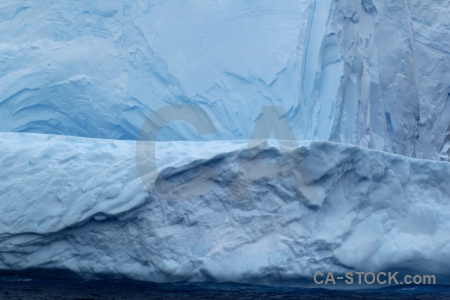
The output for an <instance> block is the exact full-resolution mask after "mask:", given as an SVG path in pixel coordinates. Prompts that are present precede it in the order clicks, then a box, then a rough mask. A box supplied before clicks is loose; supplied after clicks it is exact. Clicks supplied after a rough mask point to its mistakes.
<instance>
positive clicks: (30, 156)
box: [0, 133, 450, 284]
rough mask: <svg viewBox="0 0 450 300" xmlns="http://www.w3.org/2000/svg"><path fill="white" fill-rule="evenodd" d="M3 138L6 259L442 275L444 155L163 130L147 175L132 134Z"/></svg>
mask: <svg viewBox="0 0 450 300" xmlns="http://www.w3.org/2000/svg"><path fill="white" fill-rule="evenodd" d="M0 141H1V142H0V154H1V155H0V163H1V165H2V175H1V176H2V181H1V183H0V193H1V195H2V201H1V203H0V210H1V212H2V219H1V222H0V232H1V234H0V269H2V270H29V269H36V268H41V269H56V270H61V269H62V270H70V271H74V272H76V273H77V274H82V276H86V277H89V276H99V274H103V276H105V274H107V275H108V276H114V277H119V278H121V277H126V278H133V279H140V280H149V281H157V282H167V281H179V280H194V281H203V280H205V281H210V280H215V281H237V282H249V283H286V282H289V283H297V284H299V283H311V282H312V279H311V278H312V276H313V274H314V272H316V271H324V270H326V271H332V272H335V273H336V274H338V273H342V272H346V271H349V270H352V271H354V270H364V271H369V270H371V271H381V270H390V269H392V268H395V270H401V271H406V272H408V273H409V274H413V273H419V274H436V275H437V278H438V279H439V283H441V284H442V283H445V281H444V278H445V277H444V276H446V275H448V269H449V267H450V266H449V261H450V250H449V244H450V238H448V237H447V232H448V230H450V207H449V205H448V195H449V194H450V185H448V183H447V180H448V178H449V177H450V164H448V163H447V162H437V161H428V160H418V159H411V158H406V157H404V156H399V155H393V154H388V153H386V152H378V151H374V150H365V149H362V148H359V147H357V146H351V145H347V144H339V143H332V142H320V141H311V142H307V141H304V142H302V143H301V144H300V145H299V146H297V147H289V146H286V145H285V146H282V147H281V148H279V147H278V146H277V145H276V144H273V143H271V142H269V143H267V142H264V141H260V142H257V141H256V142H255V143H254V144H253V146H251V147H247V143H246V142H238V141H228V142H225V141H215V142H177V141H176V142H161V143H158V145H157V147H156V150H157V155H156V157H155V158H156V160H157V164H158V171H159V172H154V173H152V174H150V175H149V176H148V177H146V183H147V187H148V189H147V188H146V186H144V184H143V183H142V181H141V180H140V179H139V176H138V169H137V168H136V164H135V163H134V161H135V143H136V142H134V141H113V140H101V139H94V140H93V139H86V138H79V137H62V136H55V135H37V134H21V133H4V134H1V135H0ZM141 143H143V144H142V145H141V146H140V147H139V149H145V148H146V147H147V146H149V143H151V142H141ZM199 148H201V149H202V151H198V149H199ZM187 153H191V156H190V157H189V156H187V155H186V154H187ZM6 170H7V171H6Z"/></svg>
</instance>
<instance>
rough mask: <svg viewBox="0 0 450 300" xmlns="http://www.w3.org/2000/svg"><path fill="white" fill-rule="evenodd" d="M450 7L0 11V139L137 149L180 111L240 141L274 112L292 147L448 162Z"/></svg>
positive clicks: (375, 4) (181, 136)
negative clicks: (306, 142) (157, 122)
mask: <svg viewBox="0 0 450 300" xmlns="http://www.w3.org/2000/svg"><path fill="white" fill-rule="evenodd" d="M449 7H450V3H449V1H448V0H439V1H432V2H423V1H420V0H410V1H375V0H374V1H372V0H363V1H356V0H342V1H332V0H323V1H316V0H287V1H281V2H280V1H259V0H258V1H244V2H242V1H227V0H216V1H212V0H211V1H205V2H196V1H183V2H181V3H180V2H179V1H132V2H123V1H100V0H99V1H77V2H76V3H74V2H71V3H64V2H59V1H3V2H2V3H1V4H0V22H1V23H2V26H1V27H0V35H1V36H2V39H1V41H0V53H1V57H2V61H1V69H0V83H1V85H0V118H1V119H2V122H1V124H0V130H1V131H20V132H35V133H51V134H61V135H73V136H84V137H96V138H111V139H136V137H137V136H138V131H139V128H140V126H141V124H142V122H143V120H144V119H145V118H146V117H147V116H148V115H149V114H150V113H152V112H154V111H155V110H157V109H159V108H161V107H164V106H167V105H174V104H180V103H183V104H185V103H189V104H190V105H193V106H197V107H199V108H201V109H202V110H204V111H205V112H206V113H207V114H208V115H210V116H211V118H212V119H213V120H214V121H215V123H216V126H217V128H218V131H217V132H216V133H214V134H211V135H209V136H206V137H199V136H198V135H197V134H196V132H195V131H193V130H192V128H190V127H189V126H186V124H183V123H173V124H170V125H169V126H168V128H171V130H169V129H168V130H166V132H165V133H164V134H161V136H160V139H161V140H194V139H197V140H198V139H208V140H210V139H223V140H229V139H246V138H249V137H250V136H251V132H252V130H253V125H254V122H255V120H256V119H257V118H258V115H259V112H260V110H261V107H263V106H269V105H276V106H282V107H283V109H284V112H285V114H286V117H287V118H288V119H289V122H290V123H291V126H292V128H293V129H294V133H295V135H296V137H297V138H298V139H310V140H312V139H319V140H331V141H337V142H344V143H351V144H355V145H359V146H362V147H365V148H371V149H378V150H384V151H389V152H393V153H397V154H402V155H406V156H410V157H418V158H428V159H445V160H447V152H448V149H449V147H450V144H449V139H450V138H449V132H450V129H449V128H448V124H449V122H450V112H449V111H448V109H449V108H448V101H449V100H448V98H449V96H448V95H449V92H450V91H449V86H450V84H449V82H450V78H449V76H450V75H449V74H450V73H449V72H448V70H449V66H450V55H449V51H450V44H449V42H448V41H449V40H450V39H449V36H448V35H449V32H450V30H449V26H450V25H449V21H448V20H449V19H450V18H449V17H448V16H449Z"/></svg>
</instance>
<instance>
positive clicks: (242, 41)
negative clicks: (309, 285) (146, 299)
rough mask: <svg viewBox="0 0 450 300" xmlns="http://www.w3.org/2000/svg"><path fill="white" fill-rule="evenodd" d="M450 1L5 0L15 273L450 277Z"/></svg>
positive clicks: (4, 117) (3, 250) (3, 57)
mask: <svg viewBox="0 0 450 300" xmlns="http://www.w3.org/2000/svg"><path fill="white" fill-rule="evenodd" d="M449 1H450V0H434V1H431V2H430V1H421V0H410V1H381V0H362V1H356V0H341V1H332V0H284V1H272V0H252V1H237V0H236V1H229V0H215V1H213V0H211V1H153V0H151V1H109V0H108V1H107V0H103V1H100V0H96V1H94V0H93V1H71V2H67V1H26V0H24V1H16V0H3V1H1V3H0V23H1V26H0V36H1V39H0V120H1V122H0V131H1V132H2V133H1V134H0V177H1V180H0V217H1V218H0V269H2V270H7V271H8V270H9V271H11V270H27V269H30V268H41V269H51V270H55V269H63V270H72V271H75V272H77V273H78V274H80V275H82V276H96V275H99V274H108V275H111V276H126V277H129V278H134V279H143V280H151V281H160V282H165V281H178V280H200V281H201V280H218V281H226V280H230V281H238V282H260V283H274V282H287V281H291V280H292V281H294V282H296V283H298V282H300V281H301V280H303V279H304V280H306V281H307V282H311V276H312V275H313V274H314V272H315V271H322V272H323V271H333V272H336V273H339V272H345V271H347V270H356V271H369V270H372V271H380V270H403V271H404V272H411V273H414V272H416V273H420V274H436V275H437V276H438V280H439V282H438V283H450V279H448V278H450V277H444V276H448V275H450V274H449V272H448V270H449V267H450V265H449V262H450V259H449V258H450V257H449V256H450V248H449V241H450V240H449V238H447V236H448V235H447V233H448V231H449V230H450V208H449V200H450V198H449V197H450V196H449V195H450V185H449V184H448V183H447V181H448V179H449V178H450V165H449V163H447V162H441V161H439V160H443V161H447V160H448V155H449V151H450V127H449V123H450V104H449V103H450V96H449V95H450V77H449V76H450V75H449V74H450V72H449V68H450V42H449V41H450V39H449V38H450V37H449V32H450V23H449V22H450V21H449V20H450V17H449V15H450V12H449V9H450V2H449ZM180 105H187V106H189V107H191V108H192V109H193V110H192V111H196V112H197V113H196V114H191V116H190V117H191V118H192V117H195V118H197V117H202V118H203V117H205V116H208V117H209V119H210V120H211V124H210V125H211V126H209V127H208V126H206V125H205V124H203V125H204V126H206V127H208V128H210V129H211V128H214V130H211V131H208V130H206V131H205V132H203V131H201V130H198V128H197V129H196V128H195V127H196V126H193V124H191V125H189V124H188V122H183V121H173V122H170V123H168V124H165V125H167V126H166V127H164V128H159V127H161V126H160V125H161V124H163V123H164V121H167V120H161V119H157V118H156V119H157V121H156V122H155V123H154V124H152V126H153V128H157V129H158V130H159V129H161V130H160V131H159V136H157V137H156V136H153V138H154V139H156V138H157V139H159V140H164V141H165V142H158V143H157V145H156V148H155V149H156V153H155V159H153V158H152V151H153V150H152V149H153V148H152V147H153V146H155V143H154V142H135V141H132V140H133V139H137V138H138V137H139V136H140V128H141V126H142V125H143V123H144V120H146V118H147V117H149V116H150V117H151V116H155V115H154V114H153V113H155V112H161V109H162V110H164V109H165V108H167V107H168V106H169V107H170V108H171V109H174V107H181V106H180ZM187 106H184V107H187ZM270 106H275V107H276V110H277V111H278V112H281V113H282V114H283V116H282V117H281V118H278V119H276V120H273V122H267V124H266V125H267V128H268V129H270V128H274V124H272V123H277V122H278V123H279V124H285V125H286V124H289V126H290V127H291V128H292V135H294V136H295V138H296V139H297V140H299V141H300V140H302V141H304V142H302V143H300V144H299V145H298V146H292V145H289V144H292V138H291V137H292V136H291V135H290V132H287V131H284V129H283V134H284V135H285V136H286V138H287V139H289V140H290V143H282V144H283V145H284V146H283V147H282V148H281V149H278V148H277V147H276V146H275V145H276V144H274V143H273V142H272V143H268V144H265V143H263V142H261V143H256V144H252V145H253V146H251V147H249V148H248V147H247V146H248V143H247V140H248V138H249V137H251V136H253V137H254V132H255V131H254V130H255V127H256V128H257V129H258V127H257V126H258V124H261V123H259V121H260V120H262V119H264V118H263V117H264V115H262V114H261V112H263V111H264V109H266V108H267V107H270ZM178 113H179V114H182V113H183V112H178ZM197 119H198V118H197ZM152 120H154V119H152ZM283 122H284V123H283ZM191 123H192V122H191ZM200 123H202V122H200ZM203 123H204V122H203ZM283 126H284V125H283ZM283 126H281V127H282V128H286V126H284V127H283ZM206 127H201V126H200V128H206ZM281 127H280V128H281ZM208 128H206V129H208ZM264 130H265V129H264V128H263V131H264ZM36 133H39V134H36ZM203 133H206V134H203ZM260 133H261V132H260ZM284 135H283V137H284ZM263 138H265V137H264V136H263ZM278 138H279V137H278ZM308 140H315V141H311V142H308ZM319 140H322V141H319ZM335 142H340V143H335ZM370 149H371V150H370ZM379 150H381V151H383V152H381V151H379ZM397 154H399V155H402V156H399V155H397ZM136 158H137V160H136ZM142 158H145V159H147V158H149V159H150V160H149V161H147V162H150V163H151V164H150V165H152V164H153V165H155V166H156V167H157V169H149V170H147V167H148V166H149V164H147V163H145V161H144V162H143V161H142V160H141V159H142ZM416 158H420V159H422V160H418V159H416ZM426 159H430V160H426ZM146 170H147V171H151V172H149V173H145V172H146ZM445 278H447V279H445Z"/></svg>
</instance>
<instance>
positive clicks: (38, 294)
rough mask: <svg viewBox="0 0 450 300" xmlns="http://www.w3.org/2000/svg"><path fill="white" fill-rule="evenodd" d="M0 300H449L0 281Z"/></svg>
mask: <svg viewBox="0 0 450 300" xmlns="http://www.w3.org/2000/svg"><path fill="white" fill-rule="evenodd" d="M0 299H8V300H9V299H12V300H18V299H21V300H28V299H79V300H81V299H85V300H86V299H116V300H122V299H164V300H165V299H191V300H196V299H245V300H250V299H346V300H348V299H450V287H449V286H438V285H434V286H396V287H389V288H382V289H376V290H358V291H333V290H327V289H304V288H291V287H269V286H257V285H242V284H232V283H177V284H155V283H145V282H138V281H111V280H104V281H82V280H51V279H34V278H33V279H32V278H26V277H18V276H4V277H0Z"/></svg>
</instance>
